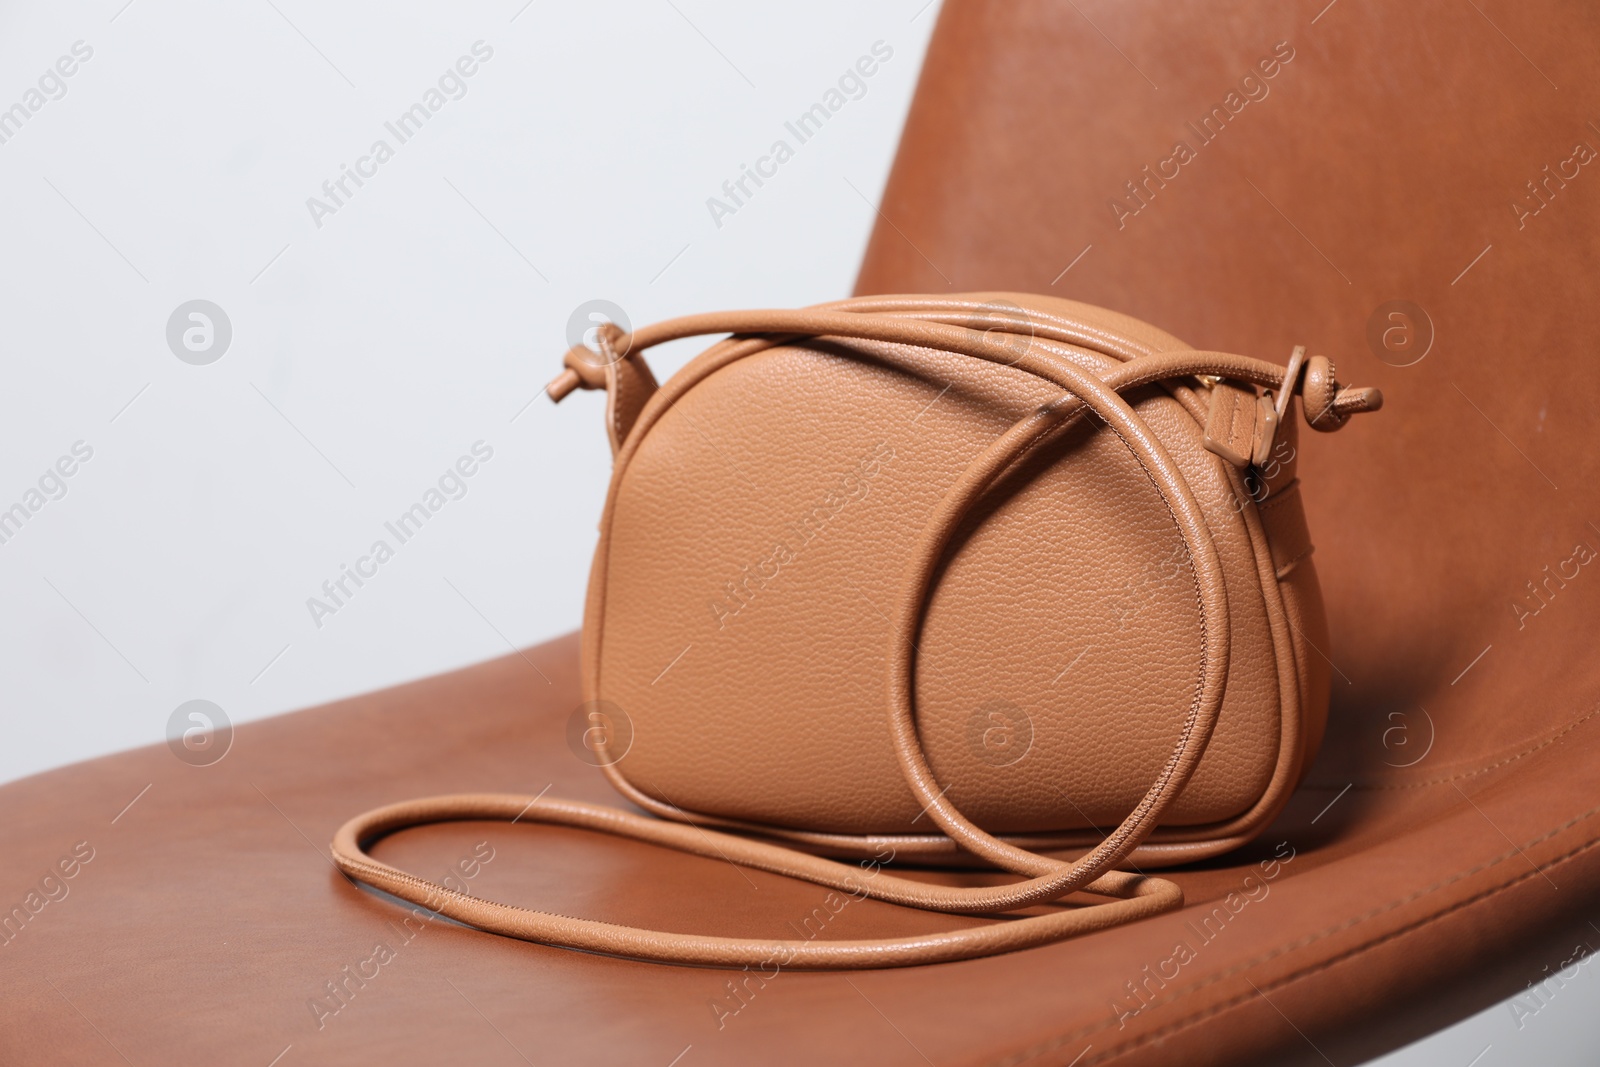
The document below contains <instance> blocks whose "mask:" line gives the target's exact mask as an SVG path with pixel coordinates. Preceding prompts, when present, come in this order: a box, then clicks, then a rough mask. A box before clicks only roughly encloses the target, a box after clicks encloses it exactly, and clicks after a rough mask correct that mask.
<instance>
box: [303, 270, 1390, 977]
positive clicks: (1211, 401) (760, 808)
mask: <svg viewBox="0 0 1600 1067" xmlns="http://www.w3.org/2000/svg"><path fill="white" fill-rule="evenodd" d="M719 333H726V334H732V336H731V337H728V338H727V339H725V340H722V341H719V342H717V343H716V344H714V345H712V346H711V347H710V348H709V349H707V350H706V351H705V352H703V353H702V354H701V355H700V356H699V357H697V358H696V359H694V360H693V361H692V362H691V363H689V365H688V366H686V367H685V368H684V369H683V370H682V371H681V372H679V373H678V374H677V375H675V376H674V377H673V378H672V379H671V380H670V381H668V382H667V383H666V385H665V386H662V387H659V388H658V387H657V385H656V381H655V378H654V376H653V375H652V374H651V373H650V371H649V369H648V367H647V366H646V365H645V363H644V361H643V358H642V355H643V352H644V351H645V350H646V349H648V348H650V347H652V346H654V345H658V344H661V343H663V342H666V341H670V340H674V339H678V338H683V337H691V336H696V335H703V334H719ZM599 349H600V351H599V352H595V351H593V350H591V349H589V348H585V347H581V346H580V347H578V348H574V349H573V350H572V351H570V352H568V353H567V356H566V360H565V365H566V369H565V371H564V372H563V373H562V375H561V377H559V378H557V379H556V380H555V381H554V382H553V383H552V384H551V387H550V394H551V397H552V398H553V399H555V400H558V401H559V400H560V399H562V398H563V397H564V396H566V395H567V394H568V393H569V392H571V391H572V390H573V389H575V388H578V387H580V386H582V387H584V388H589V389H596V388H603V389H605V391H606V394H607V396H606V426H607V431H608V434H609V436H610V439H611V443H612V447H613V449H614V451H615V454H616V466H615V470H614V473H613V475H612V479H611V488H610V493H609V495H608V497H607V500H606V507H605V513H604V515H603V517H602V519H601V524H600V543H599V548H598V550H597V551H596V554H595V561H594V567H593V570H592V572H591V576H590V584H589V597H588V606H587V611H586V615H585V620H584V633H583V672H584V699H585V701H586V703H585V704H584V705H583V707H581V708H580V709H578V711H577V712H575V725H574V733H575V736H577V737H580V738H581V739H582V740H583V741H584V743H585V744H586V745H587V747H586V748H583V749H580V751H583V752H585V753H586V754H591V755H592V762H594V763H596V764H597V765H598V766H599V767H600V769H601V771H602V772H603V773H604V774H605V775H606V776H607V778H609V779H610V781H611V783H612V784H613V785H614V786H615V787H616V789H617V790H618V791H619V792H620V793H622V795H623V796H624V797H626V798H627V799H628V800H630V801H632V802H633V803H634V804H636V805H637V806H638V807H640V808H642V809H644V810H645V811H646V812H648V813H650V815H652V816H659V818H652V817H647V816H640V815H637V814H632V813H627V812H623V811H619V810H615V809H611V808H605V807H600V806H596V805H591V804H583V803H577V802H572V801H564V800H558V799H552V798H549V797H540V798H530V797H524V796H506V795H472V796H455V797H436V798H431V799H425V800H418V801H411V802H407V803H402V804H396V805H393V806H391V807H387V808H383V809H380V810H378V811H374V812H369V813H368V814H366V815H363V816H361V817H359V818H357V819H354V820H352V821H351V822H350V823H348V824H346V825H345V826H344V827H343V828H342V829H341V830H340V831H339V834H338V836H337V837H336V839H335V840H334V842H333V855H334V859H335V861H336V862H337V863H338V865H339V867H340V868H341V869H343V870H344V871H345V872H346V873H348V874H349V875H351V876H352V877H354V878H358V879H361V880H363V881H366V882H369V883H371V884H372V885H375V886H377V887H379V888H381V889H384V890H387V891H388V892H390V893H393V894H395V895H396V896H399V897H402V898H404V899H406V900H409V901H412V902H414V903H417V904H421V905H423V906H424V907H427V908H431V909H434V910H437V911H439V912H441V913H443V914H445V915H448V916H451V917H452V918H455V919H458V920H460V921H462V922H466V923H470V924H472V925H475V926H479V927H481V928H483V929H486V930H492V931H495V932H499V933H504V934H509V935H511V936H514V937H520V938H525V939H527V940H532V941H539V942H544V943H547V944H553V945H563V946H568V947H572V948H579V949H585V950H589V951H596V952H604V953H611V954H615V955H621V956H629V957H634V958H641V959H650V960H660V961H666V962H678V963H695V964H713V965H726V966H736V967H737V966H759V967H763V968H769V967H773V966H778V967H804V968H832V967H841V968H842V967H884V966H899V965H906V964H916V963H930V962H937V961H941V960H950V959H960V958H967V957H972V956H978V955H986V954H990V953H995V952H1005V951H1011V950H1015V949H1019V948H1024V947H1028V946H1031V945H1037V944H1041V943H1044V942H1048V941H1052V940H1057V939H1060V938H1063V937H1068V936H1072V935H1074V934H1079V933H1083V932H1086V931H1090V930H1095V929H1099V928H1102V927H1105V926H1109V925H1113V924H1116V923H1120V922H1125V921H1128V920H1130V919H1134V918H1138V917H1141V916H1146V915H1151V914H1155V913H1157V912H1160V911H1164V910H1167V909H1170V908H1173V907H1176V906H1178V905H1179V904H1181V902H1182V895H1181V893H1180V892H1179V890H1178V888H1177V887H1176V886H1175V885H1174V884H1172V883H1171V882H1169V881H1166V880H1163V879H1159V878H1152V877H1146V876H1142V875H1140V874H1136V873H1129V872H1127V871H1125V870H1123V869H1122V868H1128V867H1134V866H1137V867H1139V868H1147V867H1152V866H1160V865H1164V864H1173V863H1179V862H1183V861H1187V860H1194V859H1200V858H1203V857H1207V856H1212V855H1216V854H1217V853H1220V852H1224V851H1226V850H1228V849H1231V848H1234V847H1236V846H1238V845H1240V844H1242V843H1244V842H1246V841H1248V840H1250V839H1251V837H1253V836H1254V835H1255V834H1257V833H1259V832H1260V831H1261V830H1262V829H1263V828H1264V827H1265V826H1266V824H1267V823H1268V822H1269V821H1270V820H1271V819H1272V818H1273V816H1274V815H1276V814H1277V812H1278V811H1279V810H1280V809H1281V808H1282V806H1283V804H1284V802H1285V801H1286V800H1287V798H1288V796H1289V794H1290V792H1291V791H1292V790H1293V788H1294V787H1295V785H1296V784H1297V782H1298V781H1299V779H1300V777H1301V775H1302V774H1303V773H1304V771H1305V769H1306V767H1307V764H1308V763H1309V762H1310V759H1311V756H1312V754H1313V753H1314V752H1315V750H1316V747H1317V744H1318V742H1319V740H1320V738H1321V734H1322V728H1323V722H1324V718H1325V715H1326V711H1327V702H1328V685H1329V665H1328V662H1327V660H1326V659H1325V658H1324V657H1323V655H1322V653H1321V652H1320V651H1318V649H1319V648H1320V647H1326V637H1325V623H1324V619H1323V610H1322V603H1321V599H1320V594H1319V592H1318V587H1317V579H1316V574H1315V571H1314V569H1313V567H1312V563H1311V559H1310V554H1311V541H1310V539H1309V536H1308V534H1307V530H1306V524H1305V516H1304V513H1303V511H1302V508H1301V503H1300V494H1299V483H1298V482H1297V481H1296V479H1295V468H1296V454H1295V441H1296V422H1295V420H1294V418H1293V406H1294V405H1293V398H1294V397H1295V396H1296V395H1299V397H1300V400H1301V407H1302V410H1303V412H1304V414H1305V417H1306V420H1307V421H1308V422H1309V424H1310V425H1311V426H1312V427H1313V428H1314V429H1319V430H1332V429H1336V428H1337V427H1338V426H1340V425H1342V424H1343V423H1344V422H1345V421H1346V420H1347V419H1348V417H1349V416H1350V415H1351V414H1353V413H1355V412H1360V411H1371V410H1374V409H1376V408H1377V407H1378V406H1379V404H1380V402H1381V397H1380V396H1379V395H1378V393H1377V392H1376V391H1375V390H1371V389H1350V388H1341V387H1340V386H1339V385H1338V384H1337V383H1336V382H1335V380H1334V376H1333V366H1332V365H1331V364H1330V363H1329V361H1328V360H1326V359H1324V358H1322V357H1320V356H1313V357H1311V358H1309V359H1307V358H1305V356H1304V352H1303V350H1302V349H1296V350H1295V352H1294V354H1293V355H1292V356H1291V358H1290V360H1289V363H1288V366H1287V367H1285V366H1282V365H1278V364H1274V363H1269V362H1263V361H1261V360H1258V359H1252V358H1249V357H1245V356H1238V355H1229V354H1226V353H1221V352H1201V351H1195V350H1192V349H1190V348H1188V347H1187V346H1186V345H1184V344H1183V343H1182V342H1181V341H1179V340H1177V339H1176V338H1173V337H1171V336H1168V335H1167V334H1165V333H1162V332H1161V331H1159V330H1157V329H1154V328H1153V327H1151V326H1148V325H1146V324H1145V323H1142V322H1139V321H1137V320H1135V319H1131V318H1128V317H1126V316H1123V315H1119V314H1116V313H1113V312H1109V311H1105V310H1102V309H1099V308H1094V307H1090V306H1087V305H1083V304H1077V303H1073V302H1070V301H1066V300H1059V299H1054V298H1050V297H1040V296H1024V295H1020V294H1004V293H999V294H987V293H982V294H970V295H963V296H949V297H928V296H898V297H873V298H861V299H855V300H847V301H842V302H839V303H836V304H828V305H822V306H819V307H815V308H810V309H807V310H804V311H751V312H736V313H727V314H713V315H699V316H691V317H688V318H683V319H677V320H673V321H671V322H666V323H662V324H659V325H656V326H652V327H648V328H645V329H641V330H638V331H636V332H634V333H633V334H631V335H625V334H623V333H622V332H621V331H620V330H618V329H617V328H615V327H607V328H605V329H604V330H603V331H602V332H601V334H600V338H599ZM486 818H501V819H522V820H526V821H540V822H549V823H559V824H562V825H567V826H582V827H588V828H591V829H596V830H602V831H606V832H609V833H616V834H622V835H626V836H630V837H634V838H638V839H640V840H644V841H650V842H655V843H659V844H664V845H670V846H672V847H675V848H679V849H683V850H685V851H688V852H693V853H697V854H700V855H703V856H708V857H713V858H725V859H729V860H731V861H733V862H735V863H739V864H743V865H746V866H750V867H755V868H759V869H762V870H767V871H774V872H778V873H781V874H786V875H791V876H794V877H797V878H804V879H808V880H810V881H813V882H816V883H818V884H820V885H823V886H826V887H828V888H829V889H830V890H832V891H833V892H834V893H835V894H837V895H838V896H839V898H840V899H843V898H844V897H853V898H857V899H859V898H863V897H872V898H875V899H879V900H885V901H890V902H893V903H897V904H903V905H906V906H910V907H916V908H924V909H928V910H933V911H941V912H949V913H963V914H993V913H997V912H1006V911H1015V910H1018V909H1025V908H1030V907H1033V906H1035V905H1038V904H1041V903H1044V902H1047V901H1061V902H1062V904H1063V905H1064V906H1057V907H1052V908H1048V909H1040V910H1038V911H1036V912H1035V913H1033V914H1030V915H1027V916H1025V917H1020V918H1011V919H1009V920H1007V921H998V922H984V923H981V924H974V925H971V926H969V927H964V928H962V929H958V930H955V931H948V932H941V933H937V934H930V935H928V936H923V937H909V938H893V939H884V940H876V941H826V940H820V939H816V940H792V939H791V940H783V939H774V940H752V939H740V938H725V937H713V936H701V935H695V934H689V933H683V932H665V931H649V930H638V929H633V928H628V927H621V926H616V925H613V924H610V923H605V922H601V921H597V920H587V919H576V918H569V917H565V916H558V915H552V914H547V913H544V912H539V911H532V910H527V909H522V908H514V907H508V906H505V905H501V904H496V903H492V902H489V901H485V900H482V899H479V898H476V897H472V896H468V895H465V894H462V893H458V892H455V891H452V890H449V889H446V888H444V887H442V886H439V885H435V884H433V883H430V882H427V881H424V880H422V879H419V878H415V877H412V876H410V875H407V874H405V873H403V872H400V871H398V870H396V869H394V868H392V867H390V866H388V865H386V864H383V863H381V862H378V861H376V860H374V859H372V858H371V857H370V856H368V855H367V854H366V853H365V851H364V847H365V846H366V845H367V844H369V843H370V842H371V841H373V840H375V839H376V838H378V837H380V836H382V835H383V834H386V833H388V832H391V831H393V830H396V829H398V828H401V827H404V826H410V825H414V824H417V823H423V822H434V821H443V820H450V819H486ZM818 853H823V854H828V855H832V856H836V857H842V859H824V858H822V857H821V856H820V855H818ZM891 859H893V860H899V861H906V860H912V861H922V862H923V863H924V864H927V863H939V864H943V865H949V864H951V863H953V862H961V861H963V860H964V861H965V862H967V863H971V862H974V861H975V860H976V861H981V862H983V863H985V864H988V865H992V866H993V867H997V868H1000V869H1001V870H1004V871H1008V872H1011V873H1014V874H1016V875H1019V876H1021V879H1020V880H1015V881H1011V882H1009V883H1007V884H1003V885H998V886H988V887H982V888H963V887H952V886H949V885H945V884H935V883H934V882H932V881H928V880H921V879H917V878H913V877H909V876H906V875H903V874H891V873H889V871H888V870H887V869H886V867H885V864H886V863H887V862H888V861H889V860H891ZM1074 894H1083V896H1074ZM1069 897H1070V898H1071V899H1065V898H1069Z"/></svg>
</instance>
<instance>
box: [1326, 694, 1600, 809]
mask: <svg viewBox="0 0 1600 1067" xmlns="http://www.w3.org/2000/svg"><path fill="white" fill-rule="evenodd" d="M1596 715H1600V705H1597V706H1596V707H1595V708H1594V710H1592V711H1590V712H1589V713H1588V714H1587V715H1583V716H1580V717H1579V718H1576V719H1574V720H1572V721H1571V722H1569V723H1567V724H1566V725H1565V726H1563V727H1561V728H1560V729H1558V730H1556V731H1555V732H1554V733H1552V734H1549V735H1548V736H1546V737H1545V738H1543V739H1542V740H1540V741H1537V742H1535V743H1534V744H1533V745H1531V746H1530V747H1528V748H1525V749H1523V750H1522V751H1520V752H1516V753H1513V754H1512V755H1510V756H1506V757H1505V758H1504V759H1501V760H1497V761H1496V762H1494V763H1488V764H1485V765H1484V766H1482V767H1474V768H1473V769H1471V770H1466V771H1457V772H1456V773H1455V774H1451V775H1446V776H1445V777H1443V778H1429V779H1426V780H1424V781H1421V782H1372V781H1367V782H1361V781H1357V782H1355V783H1354V785H1355V787H1356V788H1357V789H1420V788H1422V787H1424V786H1430V785H1449V784H1450V783H1451V782H1459V781H1463V780H1464V779H1467V778H1476V777H1477V776H1478V775H1480V774H1487V773H1489V772H1490V771H1494V770H1499V769H1500V768H1501V767H1504V766H1506V765H1507V764H1511V763H1515V762H1517V760H1520V759H1524V758H1526V757H1528V756H1531V755H1533V754H1534V753H1535V752H1538V751H1540V750H1541V749H1546V748H1549V747H1550V746H1551V745H1553V744H1555V743H1556V742H1557V741H1559V740H1561V739H1562V738H1563V737H1565V736H1567V734H1569V733H1571V732H1572V731H1573V730H1576V729H1577V728H1578V727H1580V726H1582V725H1583V724H1584V723H1586V722H1588V721H1589V720H1590V719H1592V718H1594V717H1595V716H1596ZM1306 788H1307V789H1332V788H1333V786H1331V785H1326V786H1314V785H1309V784H1308V785H1307V786H1306Z"/></svg>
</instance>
